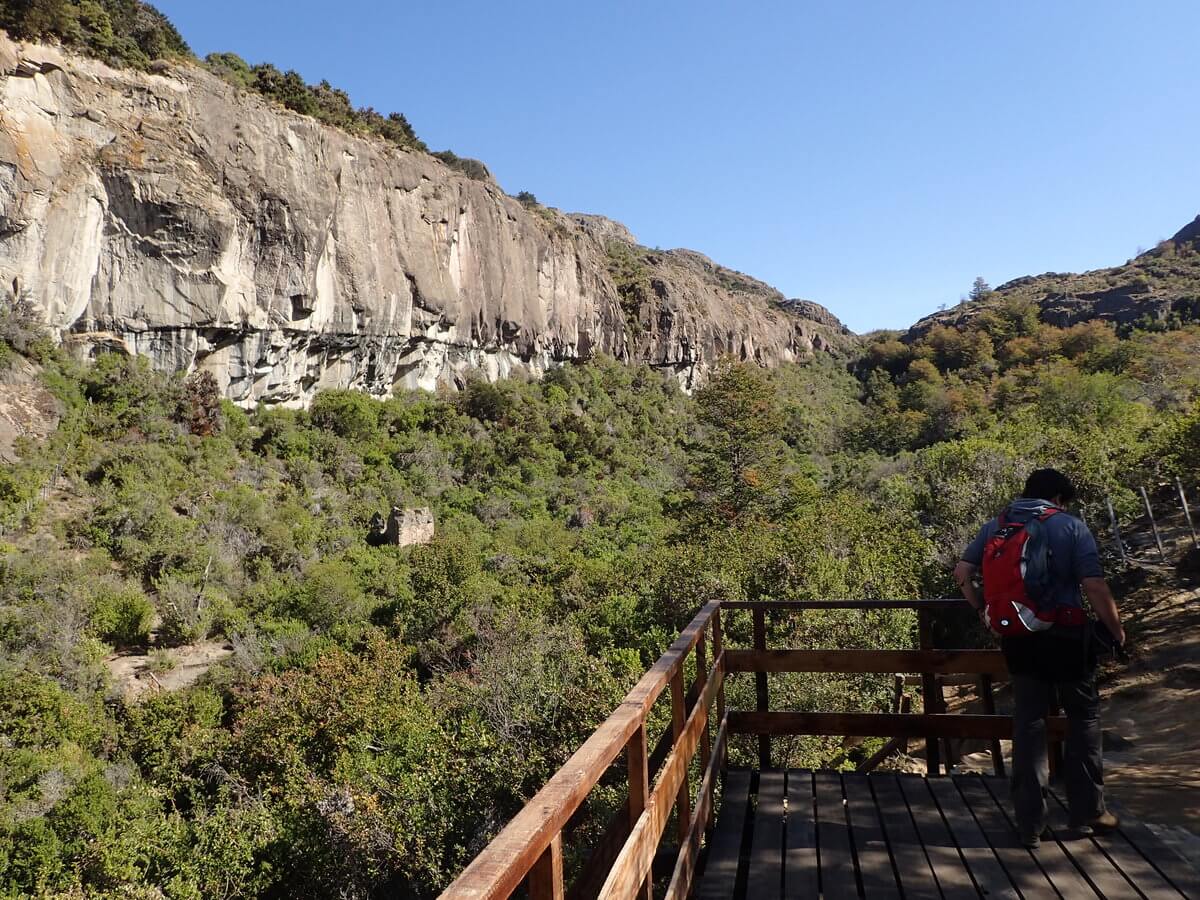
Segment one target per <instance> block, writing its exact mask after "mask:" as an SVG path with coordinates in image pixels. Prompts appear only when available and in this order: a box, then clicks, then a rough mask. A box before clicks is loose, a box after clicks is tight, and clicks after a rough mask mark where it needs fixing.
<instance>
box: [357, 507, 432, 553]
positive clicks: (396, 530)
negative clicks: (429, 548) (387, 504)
mask: <svg viewBox="0 0 1200 900" xmlns="http://www.w3.org/2000/svg"><path fill="white" fill-rule="evenodd" d="M434 531H435V528H434V523H433V510H431V509H430V508H429V507H428V506H422V507H420V508H418V509H401V508H400V507H398V506H393V507H392V511H391V513H390V514H389V515H388V517H387V521H386V522H384V519H383V516H382V515H380V514H379V513H376V514H375V515H374V516H373V517H372V518H371V527H370V531H369V533H368V534H367V543H368V544H370V545H371V546H372V547H383V546H394V547H410V546H412V545H413V544H428V543H429V542H430V541H432V540H433V535H434Z"/></svg>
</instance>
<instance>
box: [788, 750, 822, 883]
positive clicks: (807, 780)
mask: <svg viewBox="0 0 1200 900" xmlns="http://www.w3.org/2000/svg"><path fill="white" fill-rule="evenodd" d="M820 877H821V874H820V866H819V860H818V858H817V820H816V813H815V811H814V810H813V776H812V772H810V771H808V770H807V769H788V772H787V824H786V826H785V834H784V850H783V896H784V897H786V898H788V900H811V898H813V897H816V896H817V895H818V892H819V890H820Z"/></svg>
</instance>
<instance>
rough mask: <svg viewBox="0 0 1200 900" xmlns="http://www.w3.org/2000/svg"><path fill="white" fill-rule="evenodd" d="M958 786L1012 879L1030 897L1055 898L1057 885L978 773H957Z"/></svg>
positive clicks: (1014, 884)
mask: <svg viewBox="0 0 1200 900" xmlns="http://www.w3.org/2000/svg"><path fill="white" fill-rule="evenodd" d="M953 782H954V786H955V788H956V789H957V790H958V793H959V795H960V796H961V797H962V798H963V800H964V801H965V802H966V805H967V808H968V809H969V810H970V812H971V814H972V816H973V817H974V819H975V821H976V822H977V823H978V825H979V830H980V831H981V832H982V834H983V835H984V837H985V839H986V840H987V842H988V844H989V845H991V847H992V850H993V851H994V852H995V854H996V858H997V859H998V860H1000V864H1001V865H1002V866H1004V871H1005V872H1006V873H1008V878H1009V881H1011V882H1012V884H1013V886H1014V887H1016V889H1017V890H1018V891H1020V892H1021V895H1022V896H1024V897H1026V898H1042V897H1055V896H1057V895H1056V894H1055V892H1054V888H1053V886H1052V885H1051V884H1050V881H1049V879H1047V878H1046V874H1045V873H1044V872H1043V871H1042V870H1041V868H1040V867H1039V866H1038V864H1037V862H1036V860H1035V859H1034V855H1033V854H1032V853H1031V852H1030V851H1028V850H1026V849H1025V848H1024V847H1022V846H1021V844H1020V842H1019V841H1018V840H1017V835H1016V832H1014V831H1013V829H1012V825H1010V824H1009V822H1008V818H1007V817H1006V816H1005V815H1004V812H1003V810H1001V809H1000V807H999V806H997V805H996V801H995V800H994V799H993V797H992V795H991V794H990V793H989V792H988V789H987V788H986V787H984V786H983V779H981V778H980V777H979V776H978V775H955V776H954V777H953Z"/></svg>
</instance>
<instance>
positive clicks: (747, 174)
mask: <svg viewBox="0 0 1200 900" xmlns="http://www.w3.org/2000/svg"><path fill="white" fill-rule="evenodd" d="M156 5H157V6H158V7H159V8H160V9H162V11H163V12H165V13H167V15H169V16H170V17H171V19H172V20H173V21H174V22H175V23H176V25H178V26H179V28H180V30H181V31H182V32H183V35H184V37H185V38H186V39H187V40H188V41H189V42H190V43H191V45H192V49H193V50H195V51H196V52H197V53H199V54H200V55H204V54H206V53H209V52H211V51H214V50H232V51H234V52H237V53H239V54H241V55H242V56H244V57H245V58H246V59H248V60H249V61H251V62H273V63H275V64H276V65H277V66H279V67H280V68H283V69H287V68H294V69H296V70H297V71H299V72H300V73H301V74H302V75H303V76H304V77H305V78H306V79H308V80H309V81H319V80H320V79H322V78H326V79H328V80H329V81H330V82H332V83H333V84H334V85H336V86H338V87H342V88H344V89H346V90H347V91H349V93H350V95H351V98H352V100H353V101H354V102H355V103H356V104H358V105H370V106H373V107H375V108H376V109H378V110H380V111H381V112H389V111H392V110H396V111H400V112H403V113H404V114H405V115H407V116H408V118H409V120H410V121H411V122H412V124H413V126H414V128H415V129H416V131H417V133H418V134H419V135H420V136H421V137H422V138H423V139H424V140H425V141H426V142H427V143H428V144H429V145H430V147H431V148H433V149H443V148H450V149H452V150H454V151H455V152H456V153H458V154H460V155H463V156H474V157H477V158H479V159H482V160H483V161H484V162H486V163H487V165H488V166H489V167H490V168H491V170H492V172H493V173H494V174H495V175H496V177H497V179H498V180H499V182H500V184H501V185H502V186H503V187H504V188H505V189H506V190H507V191H509V192H510V193H516V192H518V191H522V190H529V191H533V192H534V193H535V194H536V195H537V197H538V199H539V200H541V201H542V202H543V203H545V204H547V205H550V206H556V207H559V208H561V209H563V210H568V211H584V212H595V213H601V214H604V215H607V216H610V217H612V218H615V219H618V220H620V221H622V222H624V223H625V224H627V225H628V226H629V227H630V228H631V229H632V230H633V232H634V234H636V235H637V236H638V238H639V240H640V241H641V242H642V243H643V244H646V245H647V246H651V247H655V246H658V247H663V248H668V247H690V248H693V249H696V250H700V251H701V252H704V253H707V254H708V255H710V256H712V257H713V258H714V259H716V260H717V261H718V262H720V263H722V264H724V265H727V266H730V267H732V268H735V269H739V270H741V271H744V272H746V273H748V274H751V275H754V276H756V277H758V278H761V279H763V280H765V281H768V282H770V283H772V284H774V285H775V286H777V287H778V288H779V289H780V290H782V291H783V292H784V293H785V294H787V295H788V296H789V297H804V298H807V299H811V300H816V301H817V302H819V303H823V304H825V305H826V306H828V307H829V308H830V309H831V310H833V311H834V312H835V313H836V314H837V315H839V316H840V317H841V318H842V319H843V320H845V321H846V323H847V324H848V325H850V327H851V328H853V329H854V330H856V331H867V330H871V329H874V328H888V327H890V328H899V327H904V326H907V325H908V324H910V323H911V322H913V321H914V320H916V319H917V318H919V317H920V316H922V315H924V314H926V313H928V312H931V311H933V310H934V309H936V308H937V307H938V305H939V304H941V303H951V304H952V303H954V302H956V301H957V300H958V299H959V297H960V296H961V295H962V294H964V293H966V292H967V290H968V289H969V288H970V285H971V282H972V280H973V279H974V277H975V276H976V275H982V276H983V277H984V278H985V279H987V280H988V281H989V282H991V283H992V284H993V285H996V284H999V283H1001V282H1003V281H1006V280H1007V279H1009V278H1014V277H1017V276H1020V275H1027V274H1036V273H1040V272H1044V271H1048V270H1055V271H1077V270H1082V269H1086V268H1095V267H1097V266H1103V265H1111V264H1117V263H1121V262H1124V261H1125V260H1126V259H1128V258H1129V257H1130V256H1132V255H1134V253H1135V252H1136V251H1137V250H1138V248H1139V247H1149V246H1152V245H1153V244H1154V243H1155V242H1156V241H1158V240H1160V239H1162V238H1164V237H1169V236H1170V235H1171V234H1172V233H1173V232H1174V231H1176V230H1177V229H1178V228H1180V227H1181V226H1183V225H1184V224H1185V223H1186V222H1188V221H1190V220H1191V219H1192V218H1193V217H1194V216H1195V215H1196V214H1197V213H1200V191H1198V190H1197V187H1198V179H1197V178H1196V167H1197V154H1198V152H1200V115H1197V100H1196V98H1197V96H1198V95H1197V83H1198V77H1200V76H1198V70H1197V62H1196V61H1197V48H1198V46H1200V3H1197V2H1195V0H1157V2H1155V3H1138V2H1132V0H1122V2H1115V0H1086V2H1084V0H1006V2H1002V3H982V2H963V0H954V2H949V0H936V2H933V0H929V2H926V0H912V2H908V3H900V2H896V0H870V2H866V0H864V2H857V0H826V2H805V0H792V2H783V0H778V2H756V0H744V2H740V3H737V2H715V0H640V2H631V0H619V2H618V0H607V2H606V0H591V2H587V0H555V2H551V0H426V2H422V3H389V2H386V0H340V2H330V0H287V2H284V0H203V2H201V0H156Z"/></svg>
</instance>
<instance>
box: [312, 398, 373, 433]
mask: <svg viewBox="0 0 1200 900" xmlns="http://www.w3.org/2000/svg"><path fill="white" fill-rule="evenodd" d="M308 415H309V418H310V419H311V420H312V423H313V424H314V425H316V426H317V427H318V428H323V429H325V430H327V431H332V432H333V433H334V434H336V435H338V436H339V437H344V438H347V439H349V440H352V441H366V440H370V439H371V438H373V437H376V436H377V435H378V432H379V403H378V402H377V401H375V400H372V399H371V398H370V397H369V396H367V395H366V394H364V393H362V392H361V391H321V392H320V393H319V394H317V396H316V397H314V398H313V402H312V406H311V407H309V411H308Z"/></svg>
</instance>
